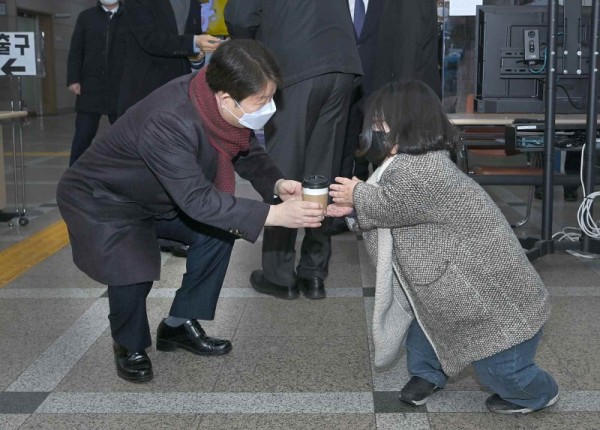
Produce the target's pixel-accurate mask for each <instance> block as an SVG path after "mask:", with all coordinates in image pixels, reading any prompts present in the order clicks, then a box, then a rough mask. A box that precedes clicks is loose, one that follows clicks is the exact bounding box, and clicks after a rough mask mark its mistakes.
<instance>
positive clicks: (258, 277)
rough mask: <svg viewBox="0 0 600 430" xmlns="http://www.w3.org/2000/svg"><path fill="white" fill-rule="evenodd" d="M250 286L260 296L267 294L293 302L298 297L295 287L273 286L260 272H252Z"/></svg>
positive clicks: (296, 287)
mask: <svg viewBox="0 0 600 430" xmlns="http://www.w3.org/2000/svg"><path fill="white" fill-rule="evenodd" d="M250 285H252V288H254V289H255V290H256V291H258V292H259V293H261V294H268V295H270V296H274V297H277V298H280V299H286V300H293V299H297V298H298V296H299V295H300V292H299V291H298V286H297V285H293V286H291V287H286V286H285V285H279V284H275V283H273V282H271V281H269V280H268V279H267V278H265V276H264V274H263V271H262V270H255V271H254V272H252V275H250Z"/></svg>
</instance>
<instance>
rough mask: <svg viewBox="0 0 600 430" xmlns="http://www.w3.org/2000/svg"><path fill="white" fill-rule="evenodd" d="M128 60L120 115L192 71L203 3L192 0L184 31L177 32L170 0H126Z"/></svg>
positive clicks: (200, 30) (120, 101) (199, 32)
mask: <svg viewBox="0 0 600 430" xmlns="http://www.w3.org/2000/svg"><path fill="white" fill-rule="evenodd" d="M125 18H126V22H127V31H128V38H127V59H126V63H125V73H124V75H123V80H122V82H121V93H120V96H119V114H120V115H121V114H123V112H125V110H127V109H128V108H129V107H130V106H132V105H133V104H135V103H137V102H138V101H140V100H141V99H143V98H144V97H146V96H147V95H148V94H150V93H151V92H152V91H154V90H155V89H156V88H158V87H160V86H161V85H163V84H166V83H167V82H169V81H170V80H172V79H175V78H177V77H179V76H182V75H185V74H187V73H191V64H190V61H189V60H188V57H189V56H194V55H196V54H195V53H194V35H196V34H201V33H202V25H201V17H200V2H199V1H198V0H191V1H190V11H189V15H188V19H187V22H186V26H185V32H184V34H183V35H182V36H180V35H179V34H178V32H177V22H176V21H175V14H174V13H173V9H172V7H171V3H170V2H169V0H127V1H126V2H125Z"/></svg>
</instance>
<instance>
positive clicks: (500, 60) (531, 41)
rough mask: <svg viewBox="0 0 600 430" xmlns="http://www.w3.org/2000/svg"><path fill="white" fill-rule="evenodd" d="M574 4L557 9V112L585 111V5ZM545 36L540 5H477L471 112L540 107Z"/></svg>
mask: <svg viewBox="0 0 600 430" xmlns="http://www.w3.org/2000/svg"><path fill="white" fill-rule="evenodd" d="M575 3H576V2H573V1H571V2H567V4H569V5H573V6H569V7H568V8H564V7H560V8H559V17H558V23H559V24H558V35H557V46H558V49H557V83H556V86H557V88H556V111H557V113H585V112H586V109H587V108H586V103H587V91H588V74H589V45H590V38H591V32H590V10H589V8H587V7H582V6H581V4H579V5H575ZM547 36H548V25H547V8H546V7H538V6H490V5H487V6H479V7H478V8H477V15H476V54H475V56H476V64H477V72H476V82H475V110H476V111H477V112H507V113H508V112H514V113H542V112H543V110H544V105H545V104H544V89H545V79H546V68H547V67H549V55H548V50H547V47H546V41H547Z"/></svg>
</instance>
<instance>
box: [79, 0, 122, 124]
mask: <svg viewBox="0 0 600 430" xmlns="http://www.w3.org/2000/svg"><path fill="white" fill-rule="evenodd" d="M126 44H127V39H126V29H125V22H124V17H123V5H122V4H121V5H120V6H119V9H118V10H117V12H116V13H115V14H114V15H113V17H112V18H110V19H109V17H108V14H107V13H106V11H105V10H104V9H103V8H102V5H101V4H100V2H98V4H97V5H96V6H95V7H92V8H89V9H86V10H84V11H82V12H81V13H80V14H79V16H78V17H77V22H76V23H75V29H74V30H73V35H72V36H71V45H70V47H69V56H68V58H67V86H69V85H71V84H75V83H79V84H80V85H81V94H80V95H79V96H77V101H76V103H75V109H76V110H77V112H91V113H98V114H102V115H116V114H117V103H118V99H119V86H120V83H121V77H122V75H123V67H124V64H125V50H126Z"/></svg>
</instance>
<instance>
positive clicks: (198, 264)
mask: <svg viewBox="0 0 600 430" xmlns="http://www.w3.org/2000/svg"><path fill="white" fill-rule="evenodd" d="M156 233H157V236H158V237H160V238H167V239H172V240H176V241H178V242H181V243H184V244H186V245H189V250H188V255H187V260H186V273H185V274H184V275H183V280H182V282H181V287H180V288H179V289H178V290H177V292H176V294H175V298H174V299H173V304H172V305H171V310H170V311H169V315H171V316H175V317H180V318H189V319H200V320H212V319H214V317H215V309H216V307H217V301H218V300H219V294H220V292H221V287H222V285H223V279H224V278H225V273H226V271H227V266H228V265H229V259H230V257H231V251H232V249H233V244H234V241H235V237H234V236H233V235H231V234H229V233H228V232H225V231H223V230H219V229H216V228H213V227H209V226H207V225H204V224H200V223H196V222H193V221H189V220H183V219H182V218H175V219H173V220H157V221H156ZM156 246H158V244H157V245H156ZM151 288H152V282H151V281H149V282H144V283H140V284H134V285H119V286H109V287H108V302H109V307H110V314H109V316H108V319H109V321H110V329H111V334H112V337H113V339H114V340H115V341H116V342H117V343H119V344H120V345H121V346H123V347H125V348H126V349H128V350H129V351H142V350H144V349H146V348H148V347H149V346H150V345H152V339H151V336H150V327H149V325H148V316H147V314H146V297H147V296H148V293H149V292H150V289H151ZM165 317H166V315H165Z"/></svg>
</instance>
